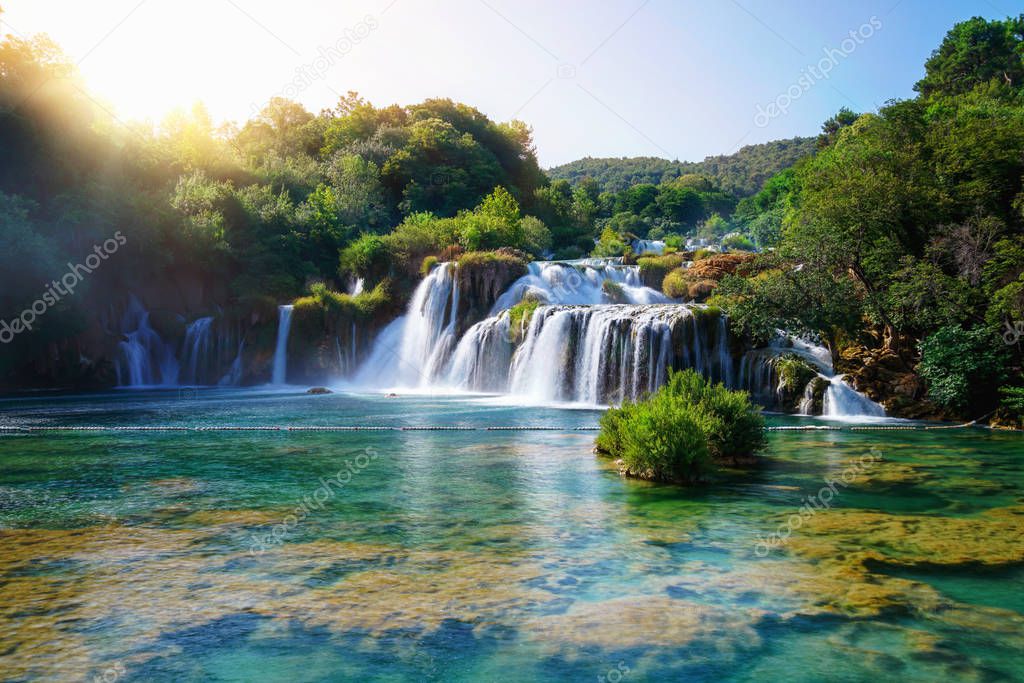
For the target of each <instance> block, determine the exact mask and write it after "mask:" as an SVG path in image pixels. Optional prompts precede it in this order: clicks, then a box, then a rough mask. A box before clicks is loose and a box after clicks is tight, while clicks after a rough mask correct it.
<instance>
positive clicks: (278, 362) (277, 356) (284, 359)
mask: <svg viewBox="0 0 1024 683" xmlns="http://www.w3.org/2000/svg"><path fill="white" fill-rule="evenodd" d="M293 308H294V307H293V306H292V305H291V304H287V305H284V306H278V307H277V315H278V322H277V346H276V347H275V349H274V370H273V375H272V379H271V383H272V384H278V385H283V384H284V383H285V380H286V379H287V375H288V332H289V331H290V330H291V326H292V309H293Z"/></svg>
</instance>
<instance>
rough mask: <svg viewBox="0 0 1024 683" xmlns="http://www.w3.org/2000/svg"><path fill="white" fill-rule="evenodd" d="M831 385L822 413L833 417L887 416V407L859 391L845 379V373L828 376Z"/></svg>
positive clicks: (827, 390)
mask: <svg viewBox="0 0 1024 683" xmlns="http://www.w3.org/2000/svg"><path fill="white" fill-rule="evenodd" d="M825 379H827V380H828V382H829V385H828V388H827V389H826V390H825V400H824V403H823V404H822V415H823V416H824V417H831V418H850V417H885V408H883V407H882V406H880V405H879V404H877V403H875V402H874V401H872V400H871V399H870V398H868V397H867V396H865V395H864V394H861V393H859V392H857V391H856V390H855V389H854V388H853V387H851V386H850V385H849V384H847V383H846V382H845V381H843V375H836V376H834V377H826V378H825Z"/></svg>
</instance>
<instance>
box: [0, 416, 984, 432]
mask: <svg viewBox="0 0 1024 683" xmlns="http://www.w3.org/2000/svg"><path fill="white" fill-rule="evenodd" d="M979 419H981V418H979ZM977 424H978V420H972V421H971V422H965V423H964V424H958V425H779V426H774V427H765V431H768V432H838V431H844V430H845V431H853V432H867V431H922V430H929V429H965V428H968V427H973V426H976V425H977ZM600 429H601V428H600V427H553V426H544V425H507V426H499V427H463V426H458V425H407V426H400V427H399V426H370V425H203V426H194V427H188V426H178V425H48V426H47V425H28V426H19V425H0V434H4V433H19V432H596V431H600Z"/></svg>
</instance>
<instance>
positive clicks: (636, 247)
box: [630, 240, 665, 256]
mask: <svg viewBox="0 0 1024 683" xmlns="http://www.w3.org/2000/svg"><path fill="white" fill-rule="evenodd" d="M630 246H631V247H632V248H633V253H634V254H657V255H659V256H660V255H661V254H663V253H665V243H664V242H663V241H661V240H633V242H632V244H631V245H630Z"/></svg>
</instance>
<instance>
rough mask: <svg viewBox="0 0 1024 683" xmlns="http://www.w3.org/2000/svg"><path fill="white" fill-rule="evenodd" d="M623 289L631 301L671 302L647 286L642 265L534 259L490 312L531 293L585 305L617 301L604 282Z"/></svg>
mask: <svg viewBox="0 0 1024 683" xmlns="http://www.w3.org/2000/svg"><path fill="white" fill-rule="evenodd" d="M606 282H607V283H611V284H612V285H614V286H616V287H618V288H619V289H621V290H622V295H623V298H624V301H623V302H622V303H630V304H657V303H669V302H670V301H672V300H671V299H669V298H668V297H666V296H665V295H664V294H662V293H661V292H659V291H657V290H654V289H651V288H650V287H645V286H644V284H643V282H642V281H641V280H640V266H624V265H621V264H619V263H615V262H612V261H608V260H600V259H584V260H580V261H534V262H533V263H531V264H530V266H529V272H528V273H527V274H526V275H524V276H523V277H521V278H519V279H518V280H516V281H515V282H513V283H512V286H510V287H509V288H508V290H506V291H505V292H504V293H503V294H502V295H501V296H500V297H498V300H497V301H496V302H495V304H494V307H493V308H492V309H491V315H496V314H497V313H500V312H501V311H504V310H507V309H509V308H512V307H513V306H515V305H516V304H517V303H519V302H520V301H522V300H523V297H525V296H527V295H530V296H532V297H534V298H536V299H537V300H539V301H541V302H543V303H545V304H550V305H557V304H566V305H585V306H596V305H598V304H610V303H614V302H613V301H612V300H611V299H610V298H609V296H608V294H607V293H606V291H605V283H606Z"/></svg>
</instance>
